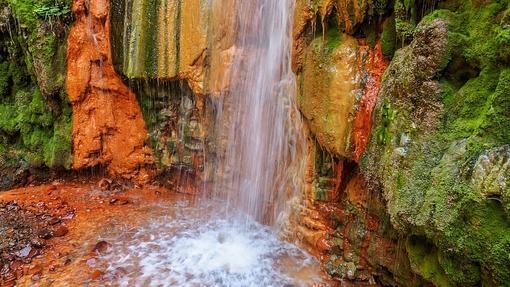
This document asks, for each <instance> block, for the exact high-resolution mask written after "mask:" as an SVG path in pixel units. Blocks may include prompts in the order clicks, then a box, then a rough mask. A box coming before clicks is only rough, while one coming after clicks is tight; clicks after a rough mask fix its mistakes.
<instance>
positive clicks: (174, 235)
mask: <svg viewBox="0 0 510 287" xmlns="http://www.w3.org/2000/svg"><path fill="white" fill-rule="evenodd" d="M218 204H221V202H213V203H209V204H207V205H206V206H196V207H194V206H192V205H188V203H186V202H181V203H180V204H176V205H175V206H174V207H171V208H172V209H173V208H175V209H174V211H175V212H176V213H175V214H171V213H170V215H167V216H162V217H156V218H152V219H150V221H149V222H148V223H146V224H144V225H143V226H140V228H138V229H137V230H136V232H135V233H133V234H128V233H124V234H123V236H122V240H115V241H113V250H114V252H112V253H109V254H107V255H105V256H104V257H103V258H102V260H101V262H108V267H107V268H106V274H105V276H104V278H103V279H104V283H105V284H107V285H108V284H110V283H115V284H118V286H311V285H312V284H319V283H321V282H322V279H321V275H320V274H321V273H320V268H319V264H318V262H317V260H316V259H314V258H313V257H311V256H310V255H308V254H306V253H304V252H303V251H301V250H300V249H298V248H297V247H295V246H294V245H291V244H289V243H286V242H282V241H280V240H278V238H277V236H276V233H275V232H274V231H272V230H270V229H269V228H267V227H266V226H263V225H261V224H259V223H257V222H255V221H252V220H250V219H246V220H241V219H240V218H243V215H242V214H238V215H237V216H233V217H232V219H223V218H222V217H223V216H222V215H221V213H223V212H224V210H223V208H221V207H220V206H218ZM167 208H168V207H167ZM153 209H157V207H154V208H153ZM204 211H205V212H204Z"/></svg>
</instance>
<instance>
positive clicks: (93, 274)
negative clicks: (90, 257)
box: [90, 269, 104, 280]
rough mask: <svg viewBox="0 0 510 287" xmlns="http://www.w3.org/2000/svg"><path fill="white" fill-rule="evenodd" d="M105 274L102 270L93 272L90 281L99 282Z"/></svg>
mask: <svg viewBox="0 0 510 287" xmlns="http://www.w3.org/2000/svg"><path fill="white" fill-rule="evenodd" d="M103 275H104V273H103V272H102V271H101V270H97V269H96V270H94V272H92V274H91V275H90V279H92V280H97V279H99V278H100V277H101V276H103Z"/></svg>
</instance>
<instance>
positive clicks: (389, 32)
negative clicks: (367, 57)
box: [381, 16, 397, 59]
mask: <svg viewBox="0 0 510 287" xmlns="http://www.w3.org/2000/svg"><path fill="white" fill-rule="evenodd" d="M396 33H397V32H396V30H395V17H393V16H391V17H389V18H388V19H386V20H385V21H384V23H383V31H382V34H381V49H382V52H383V55H384V56H385V57H386V58H388V59H391V58H393V54H395V46H396V42H397V38H396V37H397V34H396Z"/></svg>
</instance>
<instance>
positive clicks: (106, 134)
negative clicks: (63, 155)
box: [66, 0, 153, 181]
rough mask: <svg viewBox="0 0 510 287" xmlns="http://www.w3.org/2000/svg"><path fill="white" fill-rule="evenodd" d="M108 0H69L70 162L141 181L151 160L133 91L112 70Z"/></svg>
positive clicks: (67, 83) (140, 114)
mask: <svg viewBox="0 0 510 287" xmlns="http://www.w3.org/2000/svg"><path fill="white" fill-rule="evenodd" d="M109 7H110V6H109V1H107V0H104V1H103V0H97V1H91V2H90V3H89V2H85V1H81V0H77V1H74V3H73V13H74V14H75V17H76V20H75V23H74V25H73V27H72V29H71V31H70V33H69V37H68V50H67V59H68V66H67V81H66V87H67V92H68V95H69V99H70V100H71V104H72V107H73V168H75V169H82V168H87V167H93V166H97V165H102V166H105V167H106V168H107V170H108V172H109V173H110V174H111V175H114V176H122V177H126V178H131V179H135V180H138V181H146V180H148V179H149V172H148V170H147V169H146V168H147V166H148V165H150V164H151V163H152V162H153V159H152V152H151V149H150V148H149V147H148V145H147V144H146V140H147V129H146V128H145V123H144V121H143V118H142V113H141V110H140V107H139V106H138V102H137V100H136V97H135V95H134V93H133V92H131V91H130V90H129V88H128V87H127V86H126V85H125V84H124V83H123V82H122V80H121V78H120V77H119V76H118V75H117V74H116V73H115V70H114V68H113V64H112V57H111V47H110V22H109V11H110V10H109V9H110V8H109Z"/></svg>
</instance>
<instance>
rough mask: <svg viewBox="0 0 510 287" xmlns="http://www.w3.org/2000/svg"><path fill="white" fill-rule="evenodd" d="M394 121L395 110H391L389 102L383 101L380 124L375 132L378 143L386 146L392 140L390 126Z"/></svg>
mask: <svg viewBox="0 0 510 287" xmlns="http://www.w3.org/2000/svg"><path fill="white" fill-rule="evenodd" d="M394 119H395V110H394V109H393V108H392V104H391V102H390V101H389V100H385V101H384V104H383V106H382V122H381V125H380V126H378V128H377V130H376V132H375V134H376V137H377V142H378V143H380V144H386V143H388V142H389V141H390V140H391V139H392V134H391V131H390V126H391V124H392V122H393V120H394Z"/></svg>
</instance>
